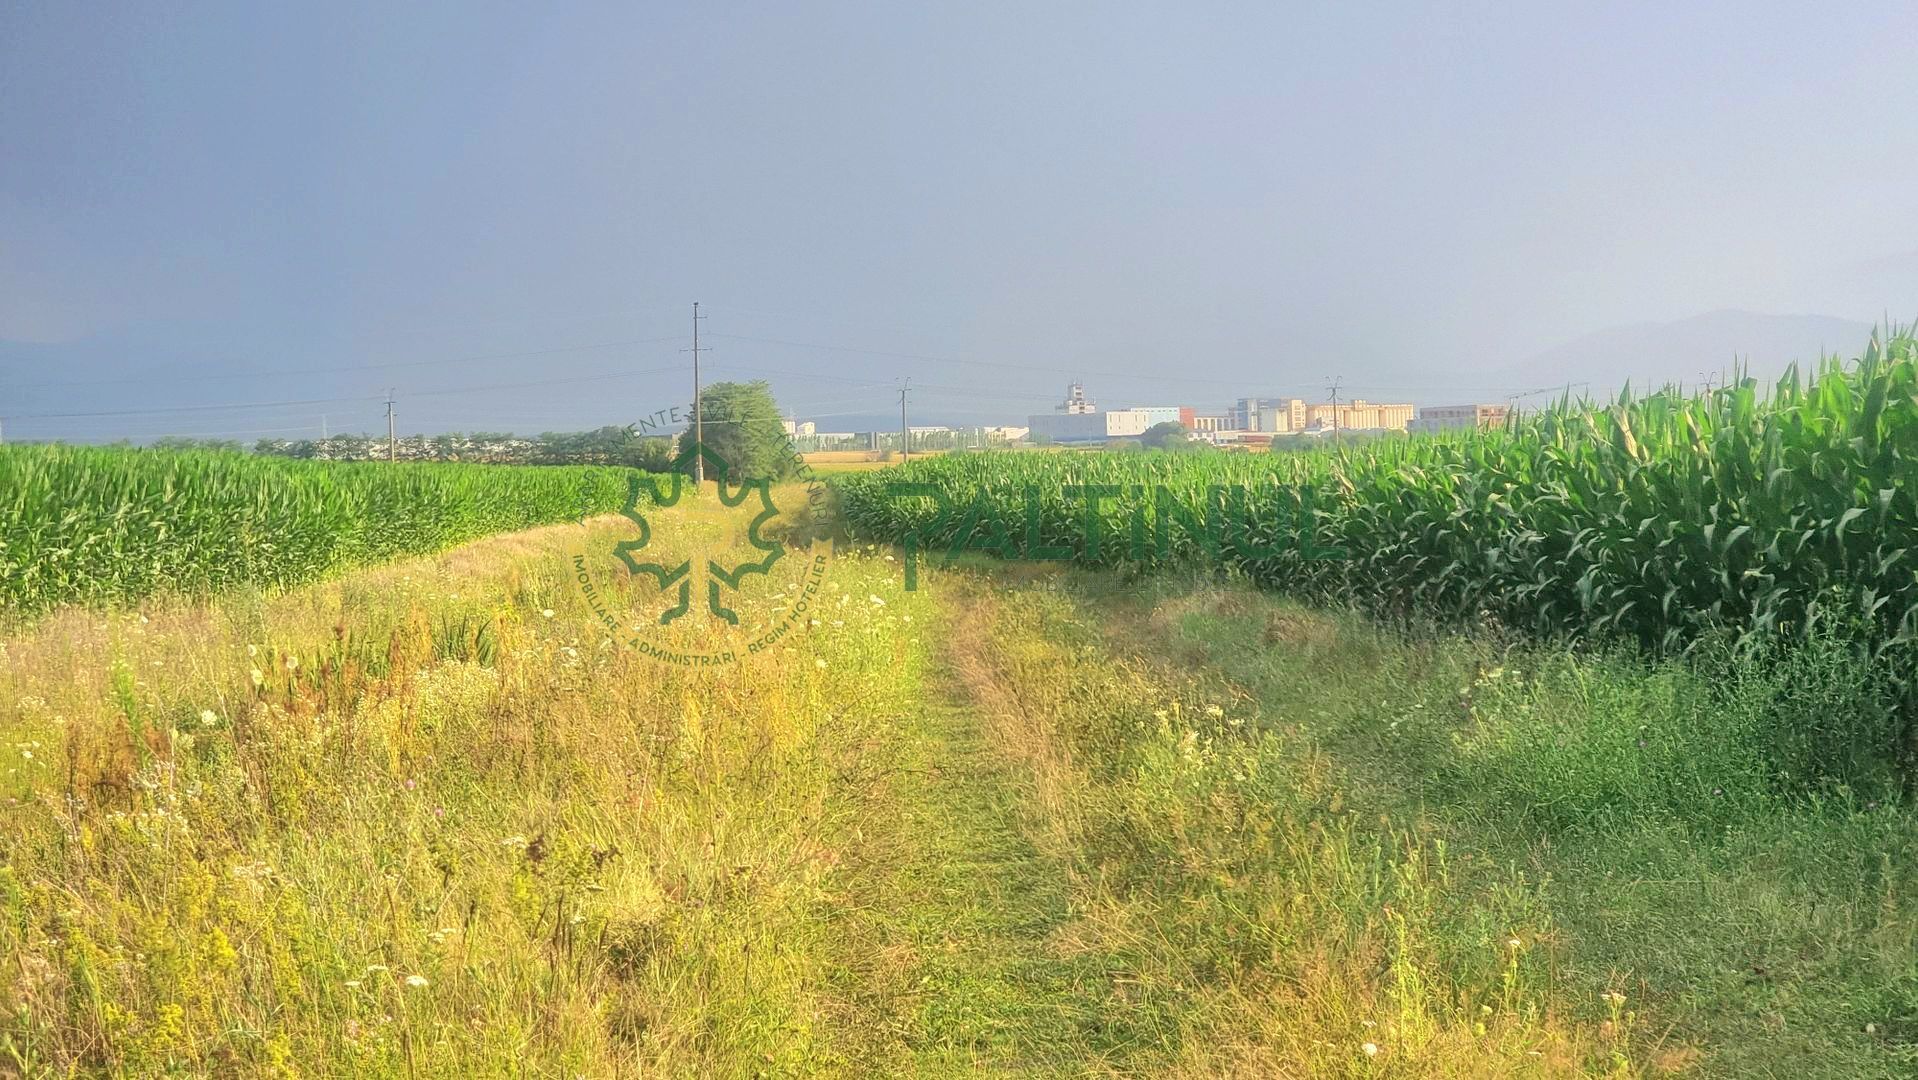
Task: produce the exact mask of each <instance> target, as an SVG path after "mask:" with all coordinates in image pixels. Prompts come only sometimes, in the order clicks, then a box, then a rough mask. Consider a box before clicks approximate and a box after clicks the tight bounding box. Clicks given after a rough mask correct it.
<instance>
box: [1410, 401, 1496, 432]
mask: <svg viewBox="0 0 1918 1080" xmlns="http://www.w3.org/2000/svg"><path fill="white" fill-rule="evenodd" d="M1511 412H1512V408H1511V406H1509V405H1429V406H1427V407H1425V408H1423V409H1420V410H1419V418H1418V419H1417V420H1414V421H1412V424H1411V427H1410V430H1412V431H1452V430H1459V429H1463V428H1474V427H1475V428H1495V427H1504V426H1505V421H1506V419H1507V418H1508V417H1509V416H1510V415H1511Z"/></svg>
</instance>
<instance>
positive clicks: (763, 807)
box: [0, 493, 1918, 1077]
mask: <svg viewBox="0 0 1918 1080" xmlns="http://www.w3.org/2000/svg"><path fill="white" fill-rule="evenodd" d="M787 494H788V495H790V493H787ZM779 501H780V502H781V504H782V505H786V504H787V503H788V502H789V501H794V500H790V499H788V498H781V499H780V500H779ZM632 534H633V528H632V526H630V525H629V524H627V523H625V522H623V521H620V520H619V519H603V520H597V521H594V522H592V523H590V524H589V525H587V526H583V527H582V526H564V527H555V528H548V529H541V530H534V531H532V532H527V533H520V534H515V535H512V536H505V537H497V538H493V539H489V540H485V541H481V542H478V543H475V544H471V545H467V546H466V547H463V548H460V549H457V550H454V551H451V552H448V553H446V554H444V555H441V556H437V557H433V558H428V559H419V560H413V561H410V562H406V563H399V564H395V565H392V566H387V567H381V568H376V569H371V570H365V571H360V572H357V573H354V574H352V575H349V576H347V577H344V578H341V579H339V580H336V581H333V582H329V583H326V584H322V585H317V586H312V587H309V588H305V589H300V590H297V591H293V592H288V593H285V594H281V595H277V596H266V595H246V594H233V595H228V596H225V597H222V598H220V599H217V600H212V601H207V602H201V603H180V604H168V605H155V606H150V607H149V608H147V609H144V610H140V611H125V612H116V613H96V612H85V611H67V612H62V613H59V614H57V615H55V616H53V617H52V618H51V619H49V620H47V621H45V622H42V623H40V624H38V625H36V626H34V627H31V628H26V629H22V630H19V631H17V632H15V633H14V634H12V635H11V636H10V637H9V638H8V639H7V640H6V641H5V642H4V650H3V651H0V753H3V754H5V755H6V762H5V766H4V768H0V796H4V799H5V802H4V803H3V804H0V819H3V824H4V828H3V829H0V836H3V837H4V839H0V916H4V918H0V971H4V972H5V974H4V975H3V976H0V1009H4V1013H0V1073H19V1074H21V1075H27V1076H54V1075H61V1076H65V1075H112V1076H149V1075H169V1074H170V1075H183V1076H185V1075H202V1074H209V1073H211V1074H225V1075H283V1076H340V1077H345V1076H363V1075H396V1076H446V1077H452V1076H462V1077H463V1076H555V1077H557V1076H576V1075H591V1076H600V1075H609V1076H614V1075H619V1076H643V1075H659V1074H667V1075H689V1074H690V1075H716V1076H758V1075H848V1076H858V1075H935V1076H936V1075H953V1076H957V1075H979V1074H999V1075H1020V1076H1027V1075H1059V1076H1085V1075H1128V1076H1160V1075H1189V1076H1216V1075H1245V1076H1299V1077H1307V1076H1354V1077H1370V1076H1403V1077H1424V1076H1511V1075H1521V1076H1526V1075H1533V1076H1573V1075H1604V1076H1637V1075H1665V1074H1675V1075H1691V1074H1700V1075H1728V1076H1729V1075H1740V1076H1744V1075H1787V1074H1789V1075H1793V1076H1803V1077H1811V1076H1834V1077H1836V1076H1897V1075H1905V1074H1908V1073H1909V1072H1910V1070H1911V1069H1912V1067H1913V1064H1914V1061H1918V1057H1914V1053H1913V1046H1914V1042H1915V1041H1918V1028H1914V1027H1913V1024H1914V1023H1918V1007H1914V1004H1915V1003H1914V989H1913V987H1914V986H1915V985H1918V977H1915V976H1914V966H1913V959H1912V958H1913V955H1914V953H1913V925H1914V919H1913V913H1912V910H1911V904H1912V902H1911V901H1910V900H1908V899H1907V897H1908V896H1910V895H1912V891H1911V889H1910V886H1911V885H1912V884H1914V871H1913V868H1914V866H1918V851H1914V844H1915V842H1914V841H1913V840H1912V836H1914V835H1918V830H1913V829H1911V827H1910V826H1911V821H1910V818H1909V815H1908V813H1907V812H1905V811H1902V810H1897V809H1891V808H1882V807H1865V806H1846V805H1820V806H1817V807H1810V808H1800V809H1797V810H1794V811H1791V812H1790V813H1779V812H1776V811H1775V809H1774V808H1767V807H1741V808H1739V809H1737V810H1736V811H1735V812H1734V811H1732V810H1720V809H1714V810H1712V811H1711V814H1712V815H1716V816H1709V817H1707V818H1705V819H1704V820H1705V821H1706V823H1705V824H1704V825H1703V826H1700V825H1699V824H1697V823H1695V822H1694V823H1688V821H1687V815H1686V813H1685V812H1668V809H1661V808H1660V805H1655V804H1654V802H1647V803H1645V804H1643V805H1638V804H1628V805H1627V810H1628V811H1629V812H1628V813H1624V814H1623V815H1610V816H1601V817H1600V818H1597V819H1594V820H1596V821H1597V822H1598V823H1597V824H1593V823H1592V822H1578V821H1575V820H1574V819H1572V818H1570V817H1567V813H1568V811H1567V809H1566V806H1568V805H1570V804H1569V803H1567V804H1563V805H1560V806H1559V809H1558V811H1557V814H1558V816H1556V817H1551V818H1548V819H1540V818H1538V817H1537V815H1536V814H1533V815H1531V816H1528V815H1527V813H1526V812H1524V808H1525V807H1527V806H1533V805H1536V799H1535V795H1536V792H1534V791H1532V790H1531V789H1528V788H1526V787H1525V786H1524V785H1523V784H1522V783H1520V781H1521V780H1523V779H1524V778H1525V777H1528V776H1532V775H1534V774H1538V773H1540V772H1541V770H1543V771H1544V772H1546V773H1548V774H1549V772H1550V768H1548V767H1551V768H1555V767H1559V766H1561V765H1565V763H1564V762H1560V761H1558V759H1554V758H1551V757H1550V756H1549V754H1550V753H1553V752H1559V751H1553V750H1551V748H1552V747H1553V746H1561V747H1562V746H1563V745H1565V740H1564V739H1563V738H1562V737H1561V736H1564V735H1565V733H1566V732H1572V731H1578V730H1583V728H1581V727H1580V725H1585V727H1589V728H1591V729H1593V730H1601V729H1603V727H1604V725H1605V724H1607V723H1610V722H1611V721H1612V718H1613V717H1614V714H1617V715H1630V716H1632V717H1634V718H1635V719H1637V718H1643V717H1648V716H1655V715H1656V714H1655V713H1654V712H1653V710H1655V709H1656V708H1667V709H1668V710H1669V709H1670V708H1675V706H1673V705H1672V704H1671V703H1672V701H1674V700H1679V699H1681V698H1682V694H1679V693H1678V691H1677V690H1673V689H1671V687H1669V686H1666V691H1661V692H1663V693H1664V695H1665V696H1664V697H1656V696H1655V695H1654V696H1653V697H1643V696H1641V697H1639V698H1633V697H1631V696H1630V695H1631V694H1632V693H1640V694H1646V693H1651V691H1647V690H1643V689H1642V687H1646V686H1650V687H1654V688H1656V687H1658V686H1662V685H1665V684H1663V683H1660V682H1659V680H1660V679H1667V680H1669V676H1667V675H1661V674H1660V673H1657V672H1650V673H1648V672H1645V671H1642V670H1639V669H1633V668H1629V667H1619V666H1617V665H1615V664H1613V665H1612V666H1607V665H1608V664H1611V662H1610V661H1603V660H1602V658H1601V659H1600V660H1594V661H1591V662H1590V663H1586V662H1585V661H1578V662H1574V661H1571V660H1569V659H1567V660H1564V661H1562V662H1561V663H1563V664H1573V665H1574V666H1573V668H1571V669H1563V670H1561V669H1553V668H1552V667H1551V664H1552V663H1553V662H1554V661H1553V660H1552V658H1551V657H1548V656H1544V655H1538V656H1517V655H1515V654H1511V653H1510V652H1509V651H1501V650H1502V647H1501V646H1498V645H1496V644H1494V643H1487V642H1482V641H1478V640H1475V639H1464V638H1460V639H1437V638H1432V639H1418V638H1403V637H1397V636H1393V635H1390V634H1387V633H1385V632H1383V631H1379V630H1377V629H1375V628H1369V627H1368V624H1365V623H1363V622H1362V621H1360V620H1356V619H1353V618H1349V617H1346V616H1337V615H1326V614H1322V613H1313V612H1308V611H1303V610H1300V609H1298V608H1296V607H1292V606H1289V605H1286V604H1283V603H1280V602H1278V601H1274V600H1271V599H1270V598H1267V597H1264V596H1260V595H1257V594H1254V593H1250V592H1247V591H1244V590H1237V589H1222V588H1220V587H1217V586H1214V585H1210V584H1205V583H1194V582H1186V583H1178V582H1168V581H1162V582H1158V583H1146V584H1139V583H1124V582H1120V581H1118V580H1117V579H1114V578H1110V577H1105V576H1101V575H1096V574H1086V573H1078V572H1072V573H1067V572H1057V571H1050V570H1048V571H1037V570H1031V569H1026V568H1021V567H1019V566H1016V565H1003V564H1001V565H995V566H993V567H992V568H990V569H971V570H967V569H957V570H948V571H931V572H928V573H926V575H925V577H924V578H923V579H922V585H923V587H922V589H921V590H920V591H918V592H916V593H907V592H905V591H904V589H903V586H902V583H901V580H900V573H899V567H898V564H897V563H896V562H895V561H893V559H892V557H891V556H890V554H889V553H888V552H885V551H882V550H878V549H858V550H852V549H849V550H843V551H841V552H840V553H839V555H838V556H837V558H835V559H834V561H833V563H832V566H831V569H830V572H829V574H828V576H827V579H826V580H827V584H826V586H825V587H824V588H823V589H821V590H819V592H818V594H817V595H816V596H815V597H814V598H813V599H812V601H811V606H810V608H809V610H808V613H807V616H806V618H805V619H804V620H803V621H804V623H805V626H804V628H803V630H802V631H801V632H796V633H793V634H791V635H788V636H786V637H785V638H783V639H781V640H780V641H779V642H778V643H777V644H776V645H775V646H773V647H771V648H768V649H765V650H762V651H758V652H747V651H746V650H745V649H743V648H742V649H740V658H739V661H738V662H737V663H734V664H730V665H725V666H720V667H711V668H690V667H683V666H677V665H672V664H663V663H660V662H659V661H657V660H654V659H650V658H648V657H646V656H643V655H640V653H639V652H638V651H637V650H636V649H634V648H631V647H629V646H628V645H626V644H624V643H623V642H622V641H621V640H619V639H618V638H616V637H614V636H612V635H609V634H608V633H607V632H606V631H605V629H604V626H603V624H602V623H601V621H600V619H599V618H598V616H597V614H596V612H595V610H594V607H595V606H596V604H597V605H599V606H603V607H606V608H609V609H611V610H614V611H616V612H617V613H619V615H620V621H621V622H622V624H623V625H625V626H628V627H631V626H642V627H646V630H645V633H646V636H647V640H648V641H651V642H653V643H655V644H657V645H659V646H660V647H662V648H666V649H669V650H671V649H680V650H696V649H699V648H702V647H710V646H711V645H712V643H713V642H714V641H715V640H726V641H734V642H737V641H744V640H750V638H751V637H752V634H753V633H754V632H755V631H756V630H759V629H763V628H764V627H767V626H770V625H772V624H773V623H774V622H775V621H776V620H777V619H778V618H779V617H780V615H781V613H782V612H784V611H787V610H790V609H791V605H792V604H793V603H794V601H795V599H796V598H797V597H798V596H799V595H800V594H801V591H802V590H803V587H804V577H803V575H802V574H800V572H799V568H798V566H797V565H795V564H782V565H781V567H780V568H778V569H776V570H775V572H774V573H772V574H770V575H767V576H766V577H765V578H763V579H755V580H753V581H751V583H750V584H749V585H748V586H747V588H746V589H744V590H742V592H741V594H740V596H739V598H738V601H737V602H736V603H735V604H734V605H733V606H734V607H735V608H736V609H737V610H738V612H739V613H740V616H741V626H740V628H739V629H738V630H737V631H729V630H725V629H724V628H721V627H718V626H717V624H715V623H713V622H712V621H711V620H705V619H703V618H693V617H689V618H687V619H682V620H680V621H679V622H677V623H675V624H674V625H673V626H670V627H665V628H659V627H656V626H653V625H652V622H651V620H653V619H655V618H656V617H657V613H658V610H659V609H661V608H663V607H664V606H666V605H665V604H663V603H661V602H660V600H659V597H658V595H657V592H656V590H654V589H653V588H652V586H651V585H650V584H648V583H645V582H644V581H643V580H641V581H638V582H636V581H635V580H634V579H632V578H630V577H629V576H627V575H626V574H625V572H624V570H623V569H621V568H619V566H618V564H617V563H616V562H615V561H614V560H612V559H611V558H610V552H611V549H612V545H613V544H614V543H615V542H617V541H619V540H622V539H628V538H630V537H631V536H632ZM745 542H746V541H745V538H744V536H743V533H742V530H741V529H740V528H739V527H738V523H737V522H736V521H734V520H733V519H732V517H731V516H730V515H728V514H726V513H724V512H722V511H721V509H720V508H718V507H715V506H713V505H711V504H710V502H699V503H694V504H692V505H690V506H681V507H678V508H675V509H674V510H672V511H670V512H666V513H662V514H660V515H658V516H657V517H656V519H655V521H654V544H655V545H656V547H655V550H658V551H660V552H662V553H665V554H669V555H670V554H676V553H685V554H692V553H704V554H715V553H717V554H719V555H722V556H723V555H724V553H725V552H727V551H731V550H735V549H740V548H741V545H742V544H744V543H745ZM579 556H584V557H585V558H586V562H585V565H586V566H587V567H588V568H589V569H588V578H589V580H590V581H591V583H592V584H593V585H594V588H595V590H596V592H595V593H594V596H595V597H596V598H597V599H596V600H589V599H588V597H587V595H586V594H585V593H584V591H583V590H582V588H581V585H580V582H579V580H578V574H577V570H576V565H578V564H576V563H575V562H574V559H575V558H576V557H579ZM693 615H694V616H702V615H703V613H702V612H701V610H700V608H699V606H698V605H697V604H695V607H694V610H693ZM715 635H718V637H717V638H716V637H715ZM727 635H732V636H730V637H729V636H727ZM621 636H623V635H621ZM1579 664H1585V666H1582V667H1580V666H1578V665H1579ZM1521 668H1522V669H1524V674H1523V675H1522V676H1521V675H1517V674H1513V675H1507V674H1506V672H1507V671H1508V670H1510V671H1513V672H1517V671H1518V670H1519V669H1521ZM1567 670H1570V672H1571V674H1567ZM1573 675H1577V676H1578V678H1576V679H1575V678H1573V677H1572V676H1573ZM1581 679H1582V680H1583V681H1582V682H1581V681H1580V680H1581ZM1515 681H1516V682H1518V683H1520V684H1521V685H1522V687H1523V688H1524V689H1522V690H1521V689H1514V688H1513V686H1512V683H1513V682H1515ZM1577 686H1582V687H1583V688H1584V689H1582V690H1580V691H1577V692H1574V691H1573V690H1572V689H1568V687H1577ZM1461 687H1463V688H1464V689H1463V690H1461ZM1635 687H1639V688H1641V689H1638V690H1634V689H1633V688H1635ZM1461 695H1463V698H1464V700H1465V704H1464V705H1463V706H1461ZM1661 703H1662V704H1661ZM1540 716H1546V717H1548V718H1549V719H1551V720H1552V721H1553V722H1554V723H1557V724H1559V727H1557V728H1553V729H1551V730H1545V729H1539V728H1536V727H1533V728H1527V727H1525V726H1524V725H1525V724H1528V723H1531V724H1536V723H1537V722H1539V721H1538V718H1539V717H1540ZM1555 739H1556V740H1557V741H1556V742H1555V741H1554V740H1555ZM1539 747H1545V748H1546V749H1544V750H1541V749H1538V748H1539ZM1563 753H1570V751H1563ZM1541 754H1545V755H1547V756H1545V757H1540V756H1539V755H1541ZM1501 755H1502V756H1501ZM1528 755H1529V756H1528ZM1555 762H1556V764H1555ZM1601 764H1602V763H1601ZM1572 765H1578V763H1576V762H1574V763H1572ZM1631 767H1633V768H1642V766H1638V765H1634V766H1631ZM1566 769H1567V771H1568V773H1570V774H1576V775H1585V774H1587V773H1590V772H1592V771H1593V769H1592V768H1587V767H1584V766H1578V767H1577V768H1573V767H1571V766H1566ZM1600 771H1601V772H1602V770H1600ZM1608 775H1609V774H1608ZM1501 777H1504V778H1505V779H1501ZM1619 790H1628V789H1627V788H1624V787H1620V788H1619ZM1615 795H1616V792H1615V791H1613V790H1612V789H1609V788H1607V789H1604V790H1602V791H1599V792H1598V793H1597V794H1590V793H1587V794H1582V795H1581V794H1578V793H1576V792H1574V794H1573V796H1569V797H1568V798H1570V799H1571V800H1572V802H1576V801H1577V800H1578V799H1584V800H1585V802H1587V803H1593V804H1594V805H1596V804H1597V803H1598V802H1603V801H1604V800H1605V799H1611V800H1612V802H1616V801H1617V799H1616V798H1614V796H1615ZM1687 797H1689V796H1687ZM1605 805H1606V806H1611V805H1612V803H1609V802H1608V803H1605ZM1682 810H1683V808H1682V807H1681V811H1682ZM1568 821H1572V822H1574V823H1573V824H1566V822H1568Z"/></svg>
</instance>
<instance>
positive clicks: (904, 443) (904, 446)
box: [899, 379, 912, 461]
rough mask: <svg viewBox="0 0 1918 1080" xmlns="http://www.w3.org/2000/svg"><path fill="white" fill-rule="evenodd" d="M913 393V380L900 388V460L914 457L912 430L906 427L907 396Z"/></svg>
mask: <svg viewBox="0 0 1918 1080" xmlns="http://www.w3.org/2000/svg"><path fill="white" fill-rule="evenodd" d="M911 391H912V380H911V379H907V380H906V385H904V386H902V387H900V388H899V460H901V461H905V460H906V459H908V458H910V457H912V429H911V428H909V427H907V426H906V395H907V394H908V393H910V392H911Z"/></svg>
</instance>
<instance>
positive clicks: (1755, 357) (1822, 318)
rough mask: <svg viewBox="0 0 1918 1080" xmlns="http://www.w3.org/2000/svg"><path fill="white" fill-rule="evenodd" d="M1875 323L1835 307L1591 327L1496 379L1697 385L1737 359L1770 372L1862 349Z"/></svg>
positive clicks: (1594, 386)
mask: <svg viewBox="0 0 1918 1080" xmlns="http://www.w3.org/2000/svg"><path fill="white" fill-rule="evenodd" d="M1871 331H1872V325H1871V324H1870V323H1864V322H1857V321H1855V320H1852V319H1840V318H1834V317H1833V316H1830V315H1761V314H1758V313H1757V312H1751V311H1732V310H1726V311H1712V312H1707V313H1706V314H1703V315H1694V316H1692V317H1691V318H1688V319H1680V320H1678V321H1677V322H1665V323H1634V324H1631V325H1629V326H1615V327H1612V328H1611V329H1608V330H1599V331H1597V332H1595V333H1591V334H1586V335H1585V336H1583V337H1580V338H1575V339H1573V340H1571V341H1568V342H1566V343H1565V344H1563V345H1559V346H1556V347H1554V348H1551V349H1547V350H1546V351H1544V352H1542V353H1539V354H1537V355H1536V356H1533V357H1531V358H1530V359H1528V360H1525V361H1523V362H1521V363H1519V364H1516V365H1513V366H1512V367H1510V368H1507V369H1505V370H1504V371H1503V372H1502V373H1500V375H1501V377H1500V380H1499V381H1504V382H1509V383H1511V384H1513V385H1521V384H1536V385H1538V386H1540V387H1547V386H1563V385H1565V384H1566V383H1568V382H1569V383H1573V384H1578V383H1588V384H1589V387H1588V392H1589V393H1590V394H1591V395H1592V396H1595V397H1596V396H1604V395H1608V394H1611V393H1615V392H1616V391H1617V390H1618V388H1619V387H1621V386H1623V385H1625V383H1626V382H1627V381H1629V382H1630V383H1631V385H1632V388H1633V389H1634V390H1644V389H1647V388H1650V389H1656V388H1658V387H1660V386H1663V385H1665V384H1666V383H1671V382H1682V383H1684V384H1685V385H1687V386H1693V385H1696V384H1698V383H1700V382H1702V381H1704V380H1705V379H1707V378H1711V379H1716V378H1718V377H1719V374H1720V372H1721V371H1724V372H1729V371H1731V369H1732V368H1733V367H1734V366H1735V365H1743V366H1744V368H1745V369H1746V371H1747V372H1748V373H1749V374H1751V375H1753V376H1755V377H1757V378H1760V379H1767V380H1769V379H1775V378H1777V377H1778V376H1779V375H1781V374H1783V373H1784V371H1785V368H1786V366H1787V365H1789V364H1791V363H1792V362H1793V361H1797V362H1798V364H1799V367H1800V369H1801V370H1802V369H1805V368H1807V367H1809V366H1811V365H1813V364H1816V363H1817V361H1818V360H1819V358H1820V357H1823V356H1827V355H1832V354H1836V355H1838V356H1842V357H1844V358H1846V359H1850V358H1852V357H1854V356H1857V355H1858V353H1859V352H1860V351H1861V350H1862V349H1863V348H1864V346H1865V343H1866V342H1867V341H1869V340H1870V339H1871ZM1575 389H1576V387H1575Z"/></svg>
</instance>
